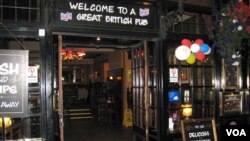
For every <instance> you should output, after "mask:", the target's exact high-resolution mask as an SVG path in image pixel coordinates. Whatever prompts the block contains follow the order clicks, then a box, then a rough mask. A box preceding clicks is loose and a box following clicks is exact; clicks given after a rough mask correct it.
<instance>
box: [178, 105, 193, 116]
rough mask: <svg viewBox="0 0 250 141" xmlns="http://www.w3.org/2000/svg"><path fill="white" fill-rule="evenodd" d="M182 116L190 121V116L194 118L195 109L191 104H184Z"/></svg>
mask: <svg viewBox="0 0 250 141" xmlns="http://www.w3.org/2000/svg"><path fill="white" fill-rule="evenodd" d="M181 107H182V115H183V116H184V117H185V118H186V119H189V117H190V116H192V113H193V109H192V105H191V104H182V105H181Z"/></svg>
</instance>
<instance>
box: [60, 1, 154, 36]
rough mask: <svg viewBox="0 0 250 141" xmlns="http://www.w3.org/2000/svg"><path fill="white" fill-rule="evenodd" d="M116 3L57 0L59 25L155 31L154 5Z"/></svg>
mask: <svg viewBox="0 0 250 141" xmlns="http://www.w3.org/2000/svg"><path fill="white" fill-rule="evenodd" d="M125 2H126V1H118V0H56V4H55V7H56V8H55V16H56V17H55V19H56V23H58V24H67V25H79V26H81V25H84V26H88V27H94V28H95V27H110V29H122V30H132V31H134V30H140V31H150V32H152V31H153V32H155V31H156V27H157V26H156V23H157V21H156V19H158V18H157V9H156V7H155V5H143V4H136V3H135V1H133V3H131V1H130V3H125Z"/></svg>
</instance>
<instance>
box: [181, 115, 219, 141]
mask: <svg viewBox="0 0 250 141" xmlns="http://www.w3.org/2000/svg"><path fill="white" fill-rule="evenodd" d="M181 128H182V139H183V141H217V133H216V126H215V122H214V120H213V119H192V120H182V121H181Z"/></svg>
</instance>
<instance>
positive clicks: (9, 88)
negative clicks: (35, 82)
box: [0, 50, 28, 117]
mask: <svg viewBox="0 0 250 141" xmlns="http://www.w3.org/2000/svg"><path fill="white" fill-rule="evenodd" d="M27 70H28V51H27V50H0V117H22V116H25V115H26V114H27V108H28V104H27V103H28V102H27V99H28V82H27V75H26V74H27Z"/></svg>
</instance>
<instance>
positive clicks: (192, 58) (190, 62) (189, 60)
mask: <svg viewBox="0 0 250 141" xmlns="http://www.w3.org/2000/svg"><path fill="white" fill-rule="evenodd" d="M186 62H187V63H188V64H194V63H195V55H194V54H193V53H191V54H190V56H189V57H188V58H187V60H186Z"/></svg>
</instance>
